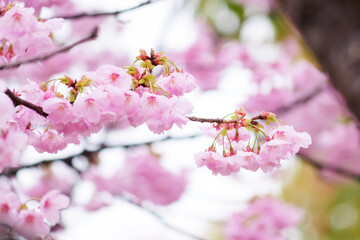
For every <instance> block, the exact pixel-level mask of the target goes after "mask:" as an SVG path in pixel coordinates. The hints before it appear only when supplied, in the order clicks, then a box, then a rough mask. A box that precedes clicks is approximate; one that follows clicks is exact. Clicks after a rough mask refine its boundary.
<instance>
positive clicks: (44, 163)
mask: <svg viewBox="0 0 360 240" xmlns="http://www.w3.org/2000/svg"><path fill="white" fill-rule="evenodd" d="M199 136H202V135H201V134H196V135H190V136H182V137H171V136H167V137H165V138H162V139H158V140H153V141H148V142H142V143H135V144H124V145H106V144H102V145H101V146H100V147H99V148H98V149H97V150H93V151H89V150H83V151H82V152H80V153H77V154H75V155H72V156H69V157H67V158H58V159H52V160H44V161H40V162H37V163H34V164H30V165H24V166H20V167H17V168H7V169H4V171H3V172H2V173H1V174H0V176H7V177H11V176H14V175H16V173H17V172H18V171H19V170H21V169H27V168H34V167H39V166H48V165H50V164H52V163H54V162H64V163H66V164H67V165H68V166H70V167H71V168H73V169H74V170H75V171H77V172H78V173H79V174H81V171H80V170H78V169H77V168H76V167H75V166H74V164H73V159H74V158H76V157H79V156H84V157H86V159H87V160H88V161H89V162H90V161H91V160H90V159H91V158H92V157H94V156H96V155H97V154H98V153H99V151H101V150H103V149H108V148H132V147H137V146H143V145H150V144H153V143H158V142H165V141H168V140H183V139H190V138H196V137H199ZM119 197H120V198H121V199H122V200H123V201H126V202H128V203H130V204H131V205H134V206H136V207H138V208H140V209H142V210H144V211H145V212H147V213H149V214H151V215H152V216H154V217H155V218H156V219H157V220H158V221H159V222H160V223H161V224H162V225H164V226H165V227H167V228H168V229H170V230H172V231H175V232H177V233H179V234H182V235H184V236H187V237H189V238H192V239H195V240H205V239H204V238H201V237H198V236H195V235H193V234H191V233H189V232H186V231H184V230H182V229H180V228H178V227H176V226H174V225H172V224H170V223H168V222H167V221H165V219H164V218H163V217H162V216H161V215H159V214H158V213H156V212H154V211H153V210H151V209H148V208H146V207H144V206H143V205H141V204H139V203H136V202H134V201H132V200H130V199H128V198H126V197H124V196H121V195H120V196H119Z"/></svg>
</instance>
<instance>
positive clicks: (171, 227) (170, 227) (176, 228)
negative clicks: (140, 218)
mask: <svg viewBox="0 0 360 240" xmlns="http://www.w3.org/2000/svg"><path fill="white" fill-rule="evenodd" d="M119 197H120V198H121V199H122V200H123V201H125V202H128V203H130V204H131V205H134V206H136V207H138V208H140V209H142V210H144V211H145V212H147V213H149V214H150V215H152V216H153V217H155V218H156V219H157V220H158V221H159V222H160V223H161V224H162V225H164V226H165V227H167V228H169V229H171V230H173V231H175V232H177V233H180V234H182V235H184V236H187V237H189V238H192V239H196V240H205V238H202V237H198V236H195V235H193V234H192V233H189V232H185V231H184V230H182V229H180V228H178V227H176V226H174V225H171V224H170V223H168V222H166V221H165V219H164V218H163V217H162V216H161V215H159V214H158V213H156V212H154V211H153V210H151V209H148V208H146V207H144V206H143V205H141V204H139V203H136V202H133V201H131V200H130V199H129V198H126V197H124V196H121V195H120V196H119Z"/></svg>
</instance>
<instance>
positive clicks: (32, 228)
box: [14, 209, 50, 240]
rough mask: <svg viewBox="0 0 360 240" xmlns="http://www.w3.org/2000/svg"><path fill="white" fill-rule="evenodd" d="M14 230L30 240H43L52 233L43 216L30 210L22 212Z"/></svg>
mask: <svg viewBox="0 0 360 240" xmlns="http://www.w3.org/2000/svg"><path fill="white" fill-rule="evenodd" d="M14 229H15V231H16V232H18V233H19V234H20V235H22V236H23V237H25V238H26V239H28V240H36V239H38V238H40V239H42V238H43V237H45V236H46V235H48V234H49V233H50V227H49V225H48V224H46V223H45V221H44V217H43V215H42V214H40V213H38V212H35V211H32V210H28V209H24V210H21V211H20V213H19V219H18V221H17V222H16V225H15V226H14Z"/></svg>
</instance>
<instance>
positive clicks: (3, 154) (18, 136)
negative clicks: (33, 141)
mask: <svg viewBox="0 0 360 240" xmlns="http://www.w3.org/2000/svg"><path fill="white" fill-rule="evenodd" d="M27 140H28V137H27V135H26V134H25V133H23V132H19V131H17V130H15V129H6V130H5V129H0V172H2V170H3V169H4V168H6V167H16V166H17V165H18V160H19V157H20V153H21V151H22V150H24V149H25V147H26V146H27Z"/></svg>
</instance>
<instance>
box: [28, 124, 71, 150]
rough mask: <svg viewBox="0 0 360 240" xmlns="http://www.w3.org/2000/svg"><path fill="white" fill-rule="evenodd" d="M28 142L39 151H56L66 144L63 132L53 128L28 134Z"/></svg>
mask: <svg viewBox="0 0 360 240" xmlns="http://www.w3.org/2000/svg"><path fill="white" fill-rule="evenodd" d="M30 144H31V145H33V146H34V148H35V149H36V151H38V152H40V153H42V152H48V153H57V152H58V151H60V150H63V149H64V148H65V147H66V146H67V144H68V141H67V140H66V139H65V137H64V134H62V133H58V132H57V131H55V130H53V129H47V130H45V131H44V132H43V133H40V134H35V133H34V134H30Z"/></svg>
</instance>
